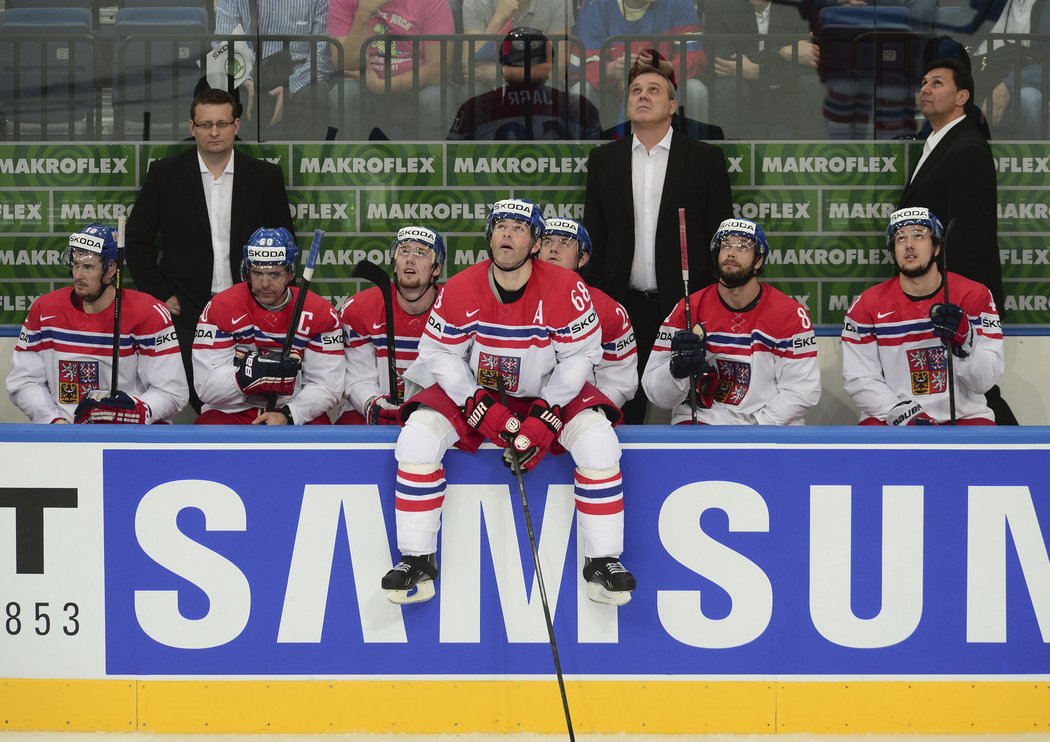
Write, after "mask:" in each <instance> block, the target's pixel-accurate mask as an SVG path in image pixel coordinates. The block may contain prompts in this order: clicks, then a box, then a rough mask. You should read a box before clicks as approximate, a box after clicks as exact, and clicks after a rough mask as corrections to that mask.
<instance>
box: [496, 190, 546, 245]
mask: <svg viewBox="0 0 1050 742" xmlns="http://www.w3.org/2000/svg"><path fill="white" fill-rule="evenodd" d="M501 219H514V220H516V221H519V222H525V223H526V224H528V225H529V227H530V228H531V229H532V239H533V240H538V239H539V238H540V235H542V234H543V224H544V223H543V212H542V211H540V207H539V206H537V205H536V204H534V203H533V202H532V201H529V200H528V199H525V198H508V199H505V200H503V201H497V202H496V203H494V204H493V205H492V213H490V214H489V220H488V223H487V224H486V225H485V239H486V240H491V239H492V231H493V230H494V229H495V227H496V222H498V221H500V220H501Z"/></svg>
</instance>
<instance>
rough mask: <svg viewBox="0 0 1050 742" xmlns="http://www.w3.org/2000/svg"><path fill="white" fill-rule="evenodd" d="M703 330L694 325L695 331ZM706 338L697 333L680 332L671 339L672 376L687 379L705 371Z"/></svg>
mask: <svg viewBox="0 0 1050 742" xmlns="http://www.w3.org/2000/svg"><path fill="white" fill-rule="evenodd" d="M698 329H699V330H700V332H703V329H702V328H701V327H700V325H693V330H698ZM704 339H705V338H704V337H702V336H701V335H698V334H697V333H696V332H695V331H694V332H690V331H689V330H679V331H678V332H676V333H675V334H674V337H672V338H671V376H673V377H675V378H676V379H685V378H687V377H689V376H694V375H697V374H699V373H700V372H701V371H703V367H704V366H705V365H707V352H706V345H707V344H706V343H705V342H704Z"/></svg>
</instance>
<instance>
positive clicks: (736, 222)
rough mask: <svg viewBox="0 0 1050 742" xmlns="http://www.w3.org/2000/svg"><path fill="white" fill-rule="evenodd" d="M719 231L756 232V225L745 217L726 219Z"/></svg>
mask: <svg viewBox="0 0 1050 742" xmlns="http://www.w3.org/2000/svg"><path fill="white" fill-rule="evenodd" d="M718 231H719V232H729V231H734V232H746V233H747V234H754V233H755V225H754V224H753V223H751V222H749V221H746V220H744V219H726V220H725V221H724V222H722V226H721V227H719V228H718Z"/></svg>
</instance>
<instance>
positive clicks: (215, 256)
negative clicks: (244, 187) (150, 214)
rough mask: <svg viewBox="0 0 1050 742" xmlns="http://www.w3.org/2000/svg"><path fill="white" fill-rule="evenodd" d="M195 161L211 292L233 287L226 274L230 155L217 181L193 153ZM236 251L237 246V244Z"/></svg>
mask: <svg viewBox="0 0 1050 742" xmlns="http://www.w3.org/2000/svg"><path fill="white" fill-rule="evenodd" d="M197 162H198V164H199V165H200V168H201V182H202V183H203V184H204V200H205V201H206V202H207V203H208V224H209V225H210V226H211V251H212V266H211V292H212V293H213V294H217V293H219V292H220V291H225V290H226V289H228V288H230V286H233V274H232V273H231V272H230V219H231V218H232V213H233V153H232V152H231V153H230V159H229V161H228V162H227V163H226V167H225V168H224V169H223V171H222V175H220V176H219V177H218V178H216V177H215V176H213V175H212V174H211V171H210V170H208V166H207V165H205V164H204V159H203V158H202V157H201V153H200V152H198V153H197ZM238 249H240V245H238Z"/></svg>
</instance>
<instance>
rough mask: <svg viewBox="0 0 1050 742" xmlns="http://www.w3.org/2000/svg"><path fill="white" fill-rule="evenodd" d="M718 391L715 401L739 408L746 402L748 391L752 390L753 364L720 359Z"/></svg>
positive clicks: (718, 360)
mask: <svg viewBox="0 0 1050 742" xmlns="http://www.w3.org/2000/svg"><path fill="white" fill-rule="evenodd" d="M716 363H717V365H718V391H716V392H715V399H716V400H717V401H719V402H721V403H722V404H724V405H730V406H733V407H735V406H737V405H739V404H740V403H741V402H743V401H744V397H746V396H747V390H748V389H750V388H751V364H750V363H744V362H742V361H731V360H729V359H728V358H719V359H717V361H716Z"/></svg>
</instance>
